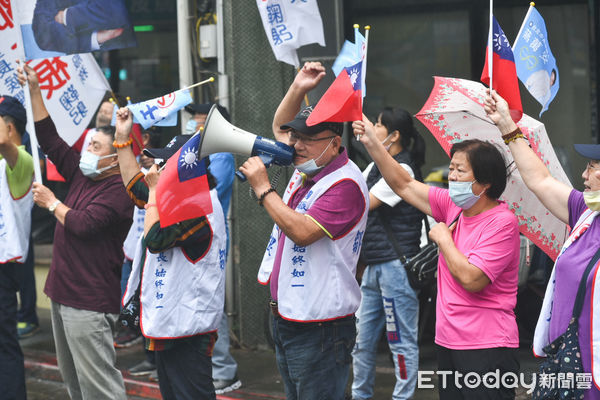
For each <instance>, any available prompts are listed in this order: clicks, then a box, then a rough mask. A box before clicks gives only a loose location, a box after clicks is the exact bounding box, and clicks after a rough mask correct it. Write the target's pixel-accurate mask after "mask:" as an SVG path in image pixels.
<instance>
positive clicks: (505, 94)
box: [481, 17, 523, 122]
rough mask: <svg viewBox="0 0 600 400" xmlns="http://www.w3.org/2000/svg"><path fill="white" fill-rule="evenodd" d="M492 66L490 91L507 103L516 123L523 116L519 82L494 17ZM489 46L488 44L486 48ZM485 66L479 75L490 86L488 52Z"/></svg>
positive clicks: (510, 53) (509, 49) (511, 54)
mask: <svg viewBox="0 0 600 400" xmlns="http://www.w3.org/2000/svg"><path fill="white" fill-rule="evenodd" d="M493 27H494V30H493V35H492V45H493V48H492V49H493V56H492V57H493V60H494V61H493V64H492V67H493V68H492V76H493V82H492V89H493V90H495V91H496V92H498V94H499V95H500V96H502V98H503V99H504V100H506V102H507V103H508V108H509V109H510V116H511V118H512V119H513V121H515V122H518V121H519V120H520V119H521V117H522V116H523V106H522V105H521V93H520V92H519V80H518V78H517V67H516V66H515V58H514V55H513V51H512V48H511V47H510V43H509V42H508V39H507V38H506V35H504V32H503V31H502V28H500V25H499V24H498V21H497V20H496V17H494V18H493ZM489 45H490V44H489V43H488V46H489ZM485 54H486V56H485V65H484V66H483V72H482V73H481V82H483V83H485V84H486V85H488V86H489V85H490V75H489V72H488V57H487V54H488V52H487V51H486V52H485Z"/></svg>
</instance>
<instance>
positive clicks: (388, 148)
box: [381, 133, 394, 151]
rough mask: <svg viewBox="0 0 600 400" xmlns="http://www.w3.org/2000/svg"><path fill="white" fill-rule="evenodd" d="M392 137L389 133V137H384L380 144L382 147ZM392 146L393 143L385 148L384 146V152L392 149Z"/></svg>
mask: <svg viewBox="0 0 600 400" xmlns="http://www.w3.org/2000/svg"><path fill="white" fill-rule="evenodd" d="M391 136H392V134H391V133H390V134H389V135H387V136H386V137H385V139H383V142H381V144H382V145H384V146H385V142H387V140H388V139H389V138H390V137H391ZM393 144H394V142H392V143H390V144H388V145H387V146H385V151H390V148H391V147H392V145H393Z"/></svg>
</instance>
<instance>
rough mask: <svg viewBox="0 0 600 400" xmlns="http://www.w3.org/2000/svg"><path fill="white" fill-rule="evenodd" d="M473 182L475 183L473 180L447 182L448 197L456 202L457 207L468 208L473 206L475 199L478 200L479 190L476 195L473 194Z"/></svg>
mask: <svg viewBox="0 0 600 400" xmlns="http://www.w3.org/2000/svg"><path fill="white" fill-rule="evenodd" d="M473 183H475V181H473V182H457V181H450V182H448V185H449V189H450V199H451V200H452V202H453V203H454V204H456V205H457V206H458V207H460V208H462V209H463V210H468V209H469V208H471V207H473V206H474V205H475V203H477V200H479V198H480V196H481V193H483V192H481V193H480V194H479V196H478V195H476V194H473Z"/></svg>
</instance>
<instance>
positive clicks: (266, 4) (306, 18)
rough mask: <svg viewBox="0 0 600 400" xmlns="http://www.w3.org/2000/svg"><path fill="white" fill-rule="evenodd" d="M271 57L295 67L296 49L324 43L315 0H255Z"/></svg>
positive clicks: (319, 15) (321, 22)
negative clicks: (271, 50)
mask: <svg viewBox="0 0 600 400" xmlns="http://www.w3.org/2000/svg"><path fill="white" fill-rule="evenodd" d="M256 5H257V6H258V12H259V13H260V17H261V19H262V23H263V27H264V28H265V32H266V34H267V38H268V40H269V43H270V44H271V49H273V53H274V54H275V58H276V59H277V60H279V61H283V62H285V63H288V64H291V65H293V66H295V67H299V65H300V61H299V60H298V54H297V53H296V49H298V48H299V47H301V46H304V45H306V44H310V43H318V44H320V45H321V46H325V35H324V34H323V21H322V19H321V14H320V13H319V6H318V4H317V0H302V1H292V2H290V1H282V0H256Z"/></svg>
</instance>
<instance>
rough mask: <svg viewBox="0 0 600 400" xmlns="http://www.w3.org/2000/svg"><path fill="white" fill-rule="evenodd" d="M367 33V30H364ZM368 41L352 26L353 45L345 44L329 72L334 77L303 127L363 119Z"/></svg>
mask: <svg viewBox="0 0 600 400" xmlns="http://www.w3.org/2000/svg"><path fill="white" fill-rule="evenodd" d="M367 32H368V31H367ZM366 50H367V40H366V39H365V37H364V36H363V35H362V34H361V33H360V32H359V30H358V25H354V43H352V42H348V41H346V42H345V43H344V45H343V46H342V50H341V51H340V54H339V55H338V57H337V58H336V60H335V62H334V63H333V66H332V69H333V72H334V74H335V75H336V76H337V77H336V78H335V81H333V83H332V84H331V86H329V89H327V91H326V92H325V94H323V96H322V97H321V99H320V100H319V102H318V103H317V105H316V106H315V108H314V110H313V112H312V113H311V114H310V116H309V117H308V119H307V120H306V125H308V126H313V125H317V124H319V123H321V122H346V121H355V120H359V119H362V99H363V97H364V95H365V92H366V86H365V75H366V72H367V71H366V62H367V53H366Z"/></svg>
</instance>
